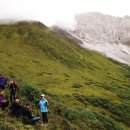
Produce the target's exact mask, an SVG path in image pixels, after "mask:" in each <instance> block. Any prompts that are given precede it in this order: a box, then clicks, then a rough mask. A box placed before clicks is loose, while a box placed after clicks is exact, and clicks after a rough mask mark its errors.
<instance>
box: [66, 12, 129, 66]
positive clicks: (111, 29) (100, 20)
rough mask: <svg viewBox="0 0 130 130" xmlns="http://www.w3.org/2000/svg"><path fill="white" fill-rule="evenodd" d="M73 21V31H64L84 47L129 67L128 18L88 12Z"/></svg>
mask: <svg viewBox="0 0 130 130" xmlns="http://www.w3.org/2000/svg"><path fill="white" fill-rule="evenodd" d="M75 19H76V25H75V30H71V29H68V28H67V29H66V31H68V32H69V33H71V34H72V35H73V36H75V37H78V38H79V39H81V40H82V41H83V43H84V44H83V45H84V47H87V48H90V49H93V50H97V51H100V52H102V53H103V54H105V55H107V56H108V57H111V58H113V59H115V60H118V61H120V62H123V63H126V64H129V65H130V16H124V17H115V16H111V15H104V14H102V13H98V12H89V13H83V14H78V15H76V17H75ZM108 44H109V45H108ZM108 46H109V47H108ZM107 47H108V48H107ZM114 47H115V48H114Z"/></svg>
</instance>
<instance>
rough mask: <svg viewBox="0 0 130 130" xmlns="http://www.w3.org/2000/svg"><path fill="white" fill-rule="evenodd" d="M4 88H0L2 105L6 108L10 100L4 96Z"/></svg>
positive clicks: (0, 104) (0, 103)
mask: <svg viewBox="0 0 130 130" xmlns="http://www.w3.org/2000/svg"><path fill="white" fill-rule="evenodd" d="M3 95H4V90H0V107H1V108H2V109H3V110H4V109H5V107H8V105H9V102H8V101H7V100H5V98H4V96H3Z"/></svg>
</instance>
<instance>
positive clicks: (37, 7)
mask: <svg viewBox="0 0 130 130" xmlns="http://www.w3.org/2000/svg"><path fill="white" fill-rule="evenodd" d="M93 11H94V12H95V11H98V12H102V13H105V14H110V15H117V16H123V15H130V8H129V0H0V19H3V18H8V19H9V18H19V19H23V18H24V19H25V18H26V19H34V20H40V21H41V22H43V23H45V24H46V25H52V24H54V23H55V22H56V21H58V20H62V21H68V22H72V21H73V16H74V14H76V13H83V12H93Z"/></svg>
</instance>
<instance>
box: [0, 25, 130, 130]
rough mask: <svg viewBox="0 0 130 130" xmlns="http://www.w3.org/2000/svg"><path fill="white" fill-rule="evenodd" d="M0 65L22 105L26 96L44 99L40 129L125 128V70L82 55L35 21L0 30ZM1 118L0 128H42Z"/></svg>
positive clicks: (128, 115)
mask: <svg viewBox="0 0 130 130" xmlns="http://www.w3.org/2000/svg"><path fill="white" fill-rule="evenodd" d="M0 61H1V62H0V72H1V73H2V74H4V75H5V76H6V77H7V78H9V79H12V78H16V79H17V82H18V83H19V85H20V91H19V96H20V97H21V99H22V103H24V102H26V100H28V99H29V97H30V95H29V93H30V91H34V92H35V93H34V94H35V96H36V97H37V98H40V94H41V93H45V94H46V95H47V99H48V100H49V104H50V107H49V114H48V115H49V122H50V123H49V124H50V125H49V126H48V127H47V128H45V129H52V130H55V129H58V130H59V129H61V130H63V129H64V130H85V129H87V130H95V129H96V130H129V129H130V67H128V66H126V65H123V64H120V63H118V62H115V61H113V60H111V59H108V58H106V57H105V56H102V55H100V54H99V53H97V52H93V51H90V50H86V49H84V48H82V47H80V46H79V45H77V44H76V43H75V42H74V41H73V40H70V39H68V38H65V37H64V36H61V35H59V34H56V33H55V32H52V31H50V29H48V28H47V27H46V26H45V25H43V24H41V23H40V22H19V23H16V24H11V25H0ZM28 91H29V93H28ZM6 92H8V89H6ZM6 96H7V98H8V97H9V96H8V94H7V93H6ZM30 102H31V104H32V106H33V109H34V112H35V113H37V109H38V108H36V105H35V104H34V103H33V102H32V101H30ZM57 108H60V109H61V113H60V114H59V113H57ZM0 115H1V117H3V118H2V119H1V118H0V128H1V129H12V130H13V129H14V128H16V129H18V130H23V129H39V130H40V129H43V128H42V127H41V126H40V124H36V125H34V126H30V125H25V124H23V123H22V121H21V120H16V119H14V118H11V117H9V118H7V117H6V116H7V115H8V113H6V112H5V113H3V111H2V110H0ZM13 121H14V122H15V121H16V122H18V123H12V122H13Z"/></svg>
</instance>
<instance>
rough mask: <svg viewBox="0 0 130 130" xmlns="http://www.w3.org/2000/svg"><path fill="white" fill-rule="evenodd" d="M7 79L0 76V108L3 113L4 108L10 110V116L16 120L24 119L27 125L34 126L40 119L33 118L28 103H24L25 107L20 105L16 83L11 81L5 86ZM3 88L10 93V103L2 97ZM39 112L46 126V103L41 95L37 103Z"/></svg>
mask: <svg viewBox="0 0 130 130" xmlns="http://www.w3.org/2000/svg"><path fill="white" fill-rule="evenodd" d="M7 80H8V79H7V78H5V77H4V76H2V75H1V74H0V108H1V109H2V110H3V111H4V110H6V108H7V109H8V108H9V110H10V112H9V114H10V116H14V117H16V118H20V117H21V116H22V117H25V118H26V119H27V123H29V124H35V123H36V122H37V121H39V120H40V117H36V116H34V114H33V112H32V110H31V106H30V103H28V102H27V103H25V105H21V103H20V99H19V97H18V96H16V95H17V94H18V90H19V87H18V85H17V83H16V80H11V81H10V83H9V84H8V85H7ZM5 86H8V87H7V90H9V92H10V101H8V100H6V99H5V97H4V92H5ZM38 106H39V110H40V112H41V115H42V121H43V124H45V125H48V117H47V112H48V101H47V100H46V98H45V95H44V94H42V95H41V99H40V100H39V101H38Z"/></svg>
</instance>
